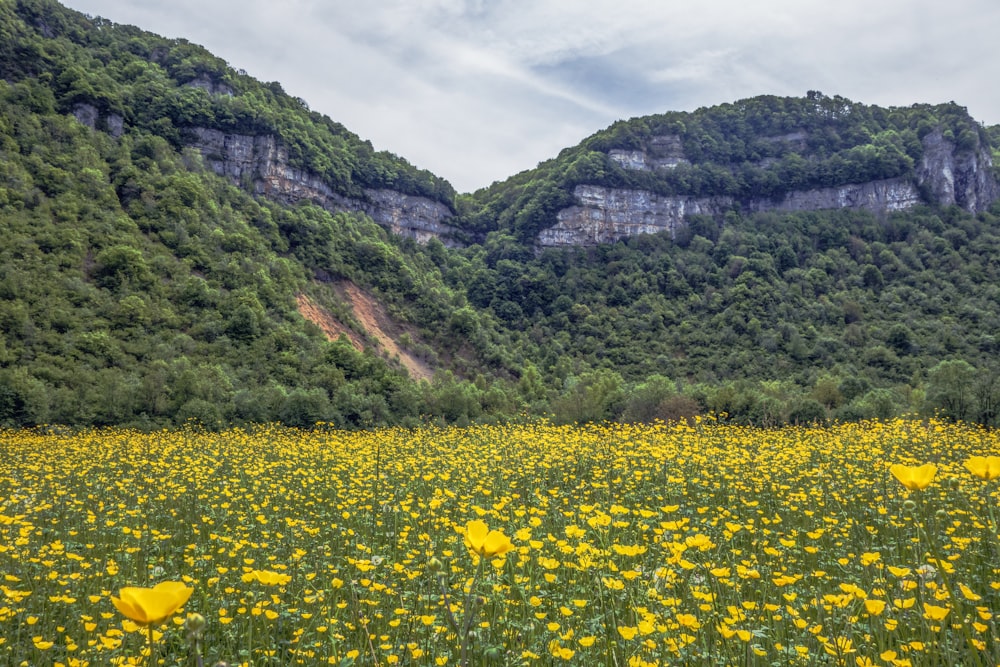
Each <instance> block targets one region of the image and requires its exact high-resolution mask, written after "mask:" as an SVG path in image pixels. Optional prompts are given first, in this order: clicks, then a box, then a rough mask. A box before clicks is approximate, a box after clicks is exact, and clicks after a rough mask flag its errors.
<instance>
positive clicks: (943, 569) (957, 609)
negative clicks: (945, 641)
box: [917, 491, 983, 666]
mask: <svg viewBox="0 0 1000 667" xmlns="http://www.w3.org/2000/svg"><path fill="white" fill-rule="evenodd" d="M917 506H918V507H919V508H920V517H921V518H922V519H923V521H921V522H919V523H918V524H917V530H918V531H919V532H922V533H923V534H924V537H925V538H926V539H927V542H928V543H929V544H930V546H931V555H932V556H933V557H934V562H935V564H936V565H937V570H938V572H940V573H941V581H942V583H943V584H944V589H945V591H947V592H948V601H949V603H950V604H951V606H952V610H953V611H954V613H955V615H956V616H958V617H959V619H958V620H959V623H960V624H961V626H962V634H963V635H965V646H966V648H967V649H969V650H971V651H973V655H974V656H976V664H977V665H980V666H981V665H982V664H983V661H982V660H981V659H980V656H979V649H977V648H976V645H975V644H974V643H973V641H972V640H973V637H972V631H971V630H969V624H968V623H966V622H965V605H964V604H962V601H961V600H960V599H959V598H958V597H956V596H955V593H954V591H953V590H952V587H951V579H950V578H949V577H948V567H947V565H946V564H945V562H944V561H943V560H942V558H941V554H942V549H941V548H940V546H939V545H938V542H937V529H936V526H933V525H932V526H930V530H928V524H930V523H931V520H930V517H929V516H928V514H927V512H926V508H925V507H924V498H923V494H922V493H921V492H920V491H918V492H917ZM941 625H942V629H943V628H944V620H942V622H941Z"/></svg>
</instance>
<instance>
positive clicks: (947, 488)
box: [0, 419, 1000, 667]
mask: <svg viewBox="0 0 1000 667" xmlns="http://www.w3.org/2000/svg"><path fill="white" fill-rule="evenodd" d="M997 455H1000V438H998V436H997V434H996V433H993V432H989V431H986V430H982V429H977V428H973V427H967V426H962V425H951V424H945V423H939V422H935V421H929V422H928V421H918V420H902V419H901V420H895V421H891V422H864V423H857V424H844V425H838V426H833V427H829V428H807V427H794V428H792V427H788V428H782V429H778V430H764V429H752V428H744V427H736V426H729V425H722V424H717V423H714V422H711V421H702V422H700V423H697V424H693V425H686V424H679V425H674V424H670V425H668V424H658V425H652V426H628V425H604V426H576V427H559V426H552V425H548V424H534V425H514V426H481V427H471V428H431V427H428V428H420V429H412V430H407V429H385V430H375V431H369V432H343V431H337V430H334V429H324V428H319V429H317V430H314V431H310V432H304V431H297V430H294V429H286V428H281V427H259V428H255V429H250V430H230V431H226V432H222V433H206V432H200V431H197V430H194V429H180V430H171V431H159V432H154V433H140V432H133V431H127V430H95V431H84V432H73V433H68V432H67V433H60V432H58V431H55V430H52V429H50V430H48V431H43V430H36V431H2V432H0V531H2V539H0V577H2V582H0V592H2V593H0V663H2V664H8V665H57V666H58V665H63V666H69V665H73V666H80V665H95V666H96V665H109V664H110V665H131V664H150V663H156V664H165V665H213V664H216V663H217V662H220V661H224V662H226V663H228V664H231V665H254V666H259V665H320V664H332V665H341V666H345V667H346V666H348V665H393V664H400V665H460V664H470V665H522V664H523V665H532V664H537V665H553V664H574V665H617V666H621V667H624V666H626V665H627V666H631V667H638V666H643V665H680V664H683V665H720V666H721V665H774V664H781V665H783V664H792V665H851V666H855V665H856V666H858V667H866V666H869V665H880V666H881V665H886V666H897V667H901V666H904V665H915V666H920V665H967V666H971V665H998V664H1000V640H998V639H997V637H1000V632H998V629H997V621H996V618H995V615H994V612H995V611H996V610H1000V538H998V534H997V533H998V527H997V516H996V512H997V504H998V503H997V499H998V485H1000V482H998V481H997V480H996V479H993V478H994V477H995V476H996V475H997V474H1000V470H997V464H998V460H997V459H989V458H987V459H983V458H974V457H996V456H997ZM970 459H971V462H970ZM928 463H931V464H934V467H933V468H922V469H920V468H916V467H915V466H919V465H924V464H928ZM987 463H989V465H987ZM894 464H898V465H902V466H904V467H902V468H896V469H894V471H893V472H890V466H892V465H894ZM906 466H912V467H906ZM901 480H902V481H901ZM904 482H905V485H904ZM907 486H909V487H912V488H907ZM484 524H485V528H484ZM487 529H488V530H489V531H496V532H491V533H490V534H489V535H488V536H487V535H486V530H487ZM501 533H502V534H501ZM162 582H173V583H171V584H170V585H171V586H176V587H178V588H181V589H183V590H184V591H187V590H188V589H190V597H189V598H188V597H184V598H183V600H184V601H183V606H182V607H181V608H179V609H177V610H176V612H177V613H170V614H169V617H168V618H167V619H166V620H165V622H163V623H160V622H159V621H158V620H157V622H154V623H150V624H148V625H144V624H143V623H141V622H140V623H136V622H135V621H134V619H133V620H130V619H129V618H128V617H127V616H128V614H125V613H123V612H121V611H120V607H117V604H116V603H115V602H114V601H113V598H119V597H120V598H121V599H125V592H124V591H122V589H123V588H125V587H151V586H153V585H155V584H158V583H162ZM185 595H187V593H185ZM174 606H176V605H174ZM173 611H174V610H173V608H171V609H170V610H169V612H173ZM165 613H166V612H165Z"/></svg>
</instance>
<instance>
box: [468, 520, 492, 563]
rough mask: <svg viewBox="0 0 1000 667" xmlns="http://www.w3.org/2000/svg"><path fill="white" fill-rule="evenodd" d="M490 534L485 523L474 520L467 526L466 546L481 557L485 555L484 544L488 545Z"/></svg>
mask: <svg viewBox="0 0 1000 667" xmlns="http://www.w3.org/2000/svg"><path fill="white" fill-rule="evenodd" d="M489 532H490V529H489V527H487V525H486V522H485V521H480V520H479V519H473V520H472V521H470V522H469V523H468V524H466V526H465V546H467V547H469V549H471V550H472V551H474V552H476V553H477V554H479V555H480V556H481V555H483V544H485V543H486V536H487V535H488V534H489Z"/></svg>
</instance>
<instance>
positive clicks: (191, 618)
mask: <svg viewBox="0 0 1000 667" xmlns="http://www.w3.org/2000/svg"><path fill="white" fill-rule="evenodd" d="M204 628H205V617H204V616H202V615H201V614H199V613H197V612H195V613H191V614H188V615H187V620H185V621H184V629H185V630H187V631H188V634H190V635H195V636H196V635H200V634H201V631H202V630H203V629H204Z"/></svg>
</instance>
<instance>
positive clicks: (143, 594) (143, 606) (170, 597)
mask: <svg viewBox="0 0 1000 667" xmlns="http://www.w3.org/2000/svg"><path fill="white" fill-rule="evenodd" d="M193 592H194V589H193V588H190V587H188V586H185V585H184V584H183V582H180V581H164V582H163V583H160V584H157V585H156V586H153V587H152V588H141V587H138V586H126V587H125V588H123V589H121V590H120V591H118V595H119V597H114V596H112V597H111V602H112V604H114V605H115V607H116V608H117V609H118V611H120V612H121V613H122V614H124V615H125V617H126V618H128V619H130V620H132V621H135V622H136V623H138V624H139V625H159V624H160V623H162V622H163V621H165V620H167V619H168V618H170V616H172V615H173V614H174V612H176V611H177V610H178V609H180V608H181V607H182V606H184V603H185V602H187V601H188V598H189V597H191V593H193Z"/></svg>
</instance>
